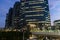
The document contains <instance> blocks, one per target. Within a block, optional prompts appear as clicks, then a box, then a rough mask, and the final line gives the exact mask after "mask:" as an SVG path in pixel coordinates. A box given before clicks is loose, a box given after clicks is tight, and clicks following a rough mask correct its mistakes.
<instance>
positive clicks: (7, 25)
mask: <svg viewBox="0 0 60 40" xmlns="http://www.w3.org/2000/svg"><path fill="white" fill-rule="evenodd" d="M12 14H13V8H10V9H9V12H8V13H7V15H6V23H5V28H10V27H12Z"/></svg>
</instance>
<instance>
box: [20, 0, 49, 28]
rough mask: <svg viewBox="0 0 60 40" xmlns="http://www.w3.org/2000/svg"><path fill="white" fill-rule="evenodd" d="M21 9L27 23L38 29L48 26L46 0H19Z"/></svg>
mask: <svg viewBox="0 0 60 40" xmlns="http://www.w3.org/2000/svg"><path fill="white" fill-rule="evenodd" d="M21 9H22V10H23V15H24V18H25V20H26V23H27V25H32V26H34V25H35V26H36V27H39V28H40V29H48V27H50V13H49V6H48V0H21Z"/></svg>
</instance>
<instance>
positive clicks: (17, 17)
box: [12, 2, 21, 28]
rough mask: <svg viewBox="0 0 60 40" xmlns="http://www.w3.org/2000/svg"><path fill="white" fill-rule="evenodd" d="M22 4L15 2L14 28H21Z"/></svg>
mask: <svg viewBox="0 0 60 40" xmlns="http://www.w3.org/2000/svg"><path fill="white" fill-rule="evenodd" d="M20 5H21V4H20V2H15V4H14V7H13V17H12V26H13V27H12V28H19V27H20V14H21V12H20V11H21V9H20Z"/></svg>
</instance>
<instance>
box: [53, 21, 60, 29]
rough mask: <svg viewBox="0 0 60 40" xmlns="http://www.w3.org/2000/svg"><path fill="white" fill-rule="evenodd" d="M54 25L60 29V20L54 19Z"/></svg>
mask: <svg viewBox="0 0 60 40" xmlns="http://www.w3.org/2000/svg"><path fill="white" fill-rule="evenodd" d="M54 26H55V29H58V30H60V20H55V21H54Z"/></svg>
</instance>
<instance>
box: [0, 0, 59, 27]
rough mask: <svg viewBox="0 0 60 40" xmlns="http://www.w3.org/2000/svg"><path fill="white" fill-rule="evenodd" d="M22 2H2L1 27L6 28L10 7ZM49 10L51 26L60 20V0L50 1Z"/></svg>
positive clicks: (0, 11)
mask: <svg viewBox="0 0 60 40" xmlns="http://www.w3.org/2000/svg"><path fill="white" fill-rule="evenodd" d="M16 1H20V0H0V27H4V26H5V19H6V13H8V10H9V8H10V7H13V5H14V3H15V2H16ZM48 2H49V10H50V16H51V24H52V25H53V21H54V20H58V19H60V18H59V17H60V0H48Z"/></svg>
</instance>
